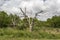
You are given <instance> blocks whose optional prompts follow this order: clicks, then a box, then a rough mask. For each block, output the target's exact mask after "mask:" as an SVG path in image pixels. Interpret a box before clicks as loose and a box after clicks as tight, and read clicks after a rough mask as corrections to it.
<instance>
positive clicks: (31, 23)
mask: <svg viewBox="0 0 60 40" xmlns="http://www.w3.org/2000/svg"><path fill="white" fill-rule="evenodd" d="M20 10H21V12H22V13H23V15H24V18H26V19H27V21H28V23H29V24H28V25H29V31H30V32H31V31H32V27H33V26H34V19H35V18H36V17H37V16H38V14H39V13H42V12H43V11H42V10H41V11H40V12H37V13H35V16H34V18H32V21H31V19H30V17H29V18H28V15H26V8H25V12H24V11H23V10H22V8H20Z"/></svg>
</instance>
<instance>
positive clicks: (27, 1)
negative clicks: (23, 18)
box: [0, 0, 60, 20]
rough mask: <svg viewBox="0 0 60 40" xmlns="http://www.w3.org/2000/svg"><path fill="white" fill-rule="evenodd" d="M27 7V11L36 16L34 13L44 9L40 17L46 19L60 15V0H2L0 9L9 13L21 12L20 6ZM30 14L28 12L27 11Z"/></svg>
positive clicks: (0, 0)
mask: <svg viewBox="0 0 60 40" xmlns="http://www.w3.org/2000/svg"><path fill="white" fill-rule="evenodd" d="M25 7H26V8H27V11H28V12H29V13H30V12H31V11H32V12H33V14H32V15H31V14H29V16H32V17H34V13H36V12H38V11H40V10H43V11H44V14H42V13H41V14H40V16H39V17H37V18H39V19H41V20H46V19H47V18H51V17H52V16H54V15H60V0H45V1H44V0H0V10H3V11H6V12H7V13H16V14H17V13H19V12H20V10H19V8H22V9H24V8H25ZM27 14H28V13H27Z"/></svg>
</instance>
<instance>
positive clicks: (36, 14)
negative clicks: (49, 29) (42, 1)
mask: <svg viewBox="0 0 60 40" xmlns="http://www.w3.org/2000/svg"><path fill="white" fill-rule="evenodd" d="M42 12H43V11H42V10H41V11H40V12H37V13H35V18H36V17H37V16H38V14H40V13H42Z"/></svg>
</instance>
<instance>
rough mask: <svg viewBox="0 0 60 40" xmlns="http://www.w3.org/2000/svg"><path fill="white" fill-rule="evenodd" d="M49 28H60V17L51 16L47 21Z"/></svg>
mask: <svg viewBox="0 0 60 40" xmlns="http://www.w3.org/2000/svg"><path fill="white" fill-rule="evenodd" d="M47 22H48V23H49V26H50V27H54V28H60V16H53V17H52V18H51V19H50V18H49V19H47Z"/></svg>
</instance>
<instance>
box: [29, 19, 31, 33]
mask: <svg viewBox="0 0 60 40" xmlns="http://www.w3.org/2000/svg"><path fill="white" fill-rule="evenodd" d="M29 31H30V32H31V31H32V22H31V21H30V18H29Z"/></svg>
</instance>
